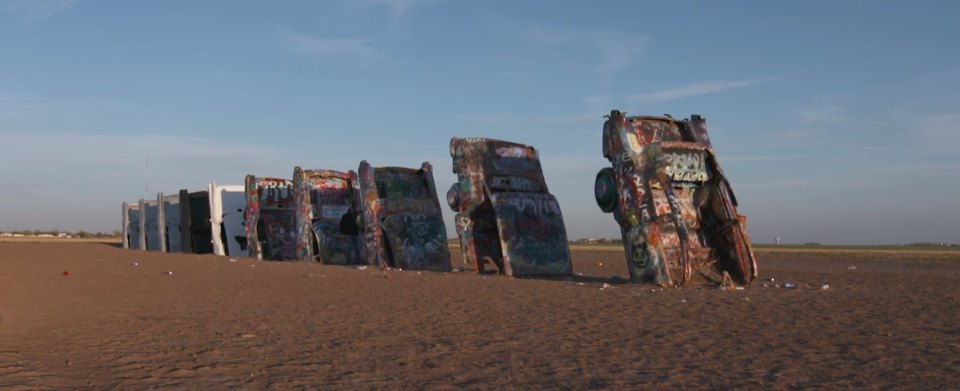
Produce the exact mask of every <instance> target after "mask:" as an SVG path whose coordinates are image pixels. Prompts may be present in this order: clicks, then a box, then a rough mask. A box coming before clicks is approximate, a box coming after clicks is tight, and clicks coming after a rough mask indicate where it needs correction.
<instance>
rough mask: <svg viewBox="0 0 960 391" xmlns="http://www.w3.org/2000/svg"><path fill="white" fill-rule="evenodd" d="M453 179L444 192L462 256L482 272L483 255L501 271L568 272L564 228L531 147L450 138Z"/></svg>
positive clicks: (553, 273) (515, 273)
mask: <svg viewBox="0 0 960 391" xmlns="http://www.w3.org/2000/svg"><path fill="white" fill-rule="evenodd" d="M450 153H451V157H453V172H454V173H455V174H457V178H458V182H457V183H455V184H454V185H453V186H451V188H450V190H449V191H448V192H447V203H448V204H449V205H450V208H451V209H453V210H454V211H455V212H457V216H456V222H457V233H458V234H459V236H460V245H461V251H462V252H463V257H464V261H465V262H468V263H470V264H472V265H473V266H474V267H475V268H476V269H477V271H479V272H483V270H484V264H485V263H486V262H487V261H488V260H489V261H492V262H493V263H494V264H496V265H497V267H498V268H499V269H500V272H501V273H503V274H508V275H514V276H526V275H567V274H570V273H571V272H572V265H571V262H570V252H569V248H568V246H567V236H566V228H565V226H564V224H563V217H562V216H561V213H560V207H559V205H558V204H557V202H556V199H554V198H553V196H552V195H550V194H549V193H547V191H548V190H547V185H546V182H545V180H544V178H543V170H542V169H541V167H540V160H539V157H538V154H537V151H536V149H534V148H532V147H530V146H526V145H522V144H516V143H511V142H507V141H501V140H493V139H484V138H456V137H454V138H453V139H451V140H450Z"/></svg>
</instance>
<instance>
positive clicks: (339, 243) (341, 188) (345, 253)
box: [293, 167, 367, 265]
mask: <svg viewBox="0 0 960 391" xmlns="http://www.w3.org/2000/svg"><path fill="white" fill-rule="evenodd" d="M356 187H357V174H356V172H354V171H353V170H350V171H347V172H341V171H333V170H304V169H301V168H300V167H295V168H294V169H293V188H294V203H295V204H296V227H297V259H301V260H305V261H319V262H322V263H325V264H335V265H359V264H366V262H367V261H366V257H365V256H364V255H363V246H362V238H361V235H360V233H359V231H358V230H342V229H341V222H342V221H343V220H344V216H356V215H358V214H359V213H358V211H359V193H360V192H359V190H358V189H357V188H356ZM348 212H349V214H348ZM348 218H349V217H348ZM354 224H356V223H354Z"/></svg>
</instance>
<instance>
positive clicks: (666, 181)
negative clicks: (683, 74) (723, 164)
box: [594, 110, 757, 286]
mask: <svg viewBox="0 0 960 391" xmlns="http://www.w3.org/2000/svg"><path fill="white" fill-rule="evenodd" d="M603 156H604V157H605V158H607V159H608V160H609V161H610V163H611V167H607V168H604V169H602V170H600V172H599V173H598V174H597V177H596V181H595V183H594V195H595V198H596V200H597V204H598V206H600V209H601V210H602V211H604V212H606V213H613V215H614V218H615V219H616V221H617V223H619V224H620V227H621V235H622V238H623V246H624V250H625V252H626V259H627V267H628V270H629V273H630V281H631V282H634V283H641V282H646V283H654V284H657V285H661V286H680V285H683V284H684V283H686V282H688V281H690V280H691V279H693V278H694V277H695V273H697V272H699V274H701V275H703V276H704V277H707V278H708V279H711V280H714V281H723V280H725V279H726V278H727V276H729V278H731V279H732V282H734V283H737V284H741V285H747V284H749V283H750V282H751V281H753V279H755V278H756V276H757V265H756V259H755V258H754V256H753V252H752V248H751V244H750V238H749V237H748V236H747V229H746V217H744V216H741V215H739V214H738V213H737V208H736V207H737V199H736V197H735V196H734V193H733V190H732V189H731V187H730V183H729V182H728V181H727V177H726V176H725V175H724V173H723V171H722V170H721V169H720V165H719V163H718V161H717V156H716V152H714V150H713V146H712V144H711V142H710V138H709V136H708V134H707V125H706V119H704V118H702V117H700V116H699V115H693V116H691V117H690V119H684V120H677V119H674V118H672V117H670V116H630V117H628V116H627V115H626V114H625V113H623V112H621V111H618V110H612V111H611V112H610V115H609V116H607V120H606V122H604V125H603Z"/></svg>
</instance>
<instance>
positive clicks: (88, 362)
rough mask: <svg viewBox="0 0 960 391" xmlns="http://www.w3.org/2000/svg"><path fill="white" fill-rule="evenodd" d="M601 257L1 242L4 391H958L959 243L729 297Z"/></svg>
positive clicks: (767, 268) (814, 261)
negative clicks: (652, 280)
mask: <svg viewBox="0 0 960 391" xmlns="http://www.w3.org/2000/svg"><path fill="white" fill-rule="evenodd" d="M607 250H608V251H583V250H582V249H581V248H579V247H578V250H576V251H575V252H574V270H575V272H577V273H582V276H581V275H578V276H576V277H575V278H574V279H573V280H572V281H561V280H519V279H512V278H507V277H502V276H496V275H486V276H480V275H476V274H474V273H472V272H459V273H447V274H437V273H428V272H423V273H417V272H410V271H387V272H384V271H382V270H379V269H376V268H373V267H370V268H366V269H365V270H359V269H357V268H354V267H338V266H324V265H319V264H308V263H300V262H285V263H280V262H262V261H256V260H253V259H249V258H238V257H234V258H230V257H219V256H213V255H201V256H198V255H187V254H160V253H146V252H142V251H136V250H122V249H119V248H116V246H115V245H111V244H104V243H72V242H58V243H22V242H4V243H0V389H4V390H43V389H55V390H61V389H74V388H78V389H123V390H137V389H150V388H165V389H190V390H203V389H297V388H307V389H317V388H325V389H441V390H442V389H449V390H459V389H531V388H532V389H664V388H670V389H673V388H691V389H850V388H853V389H891V388H892V389H949V388H955V387H957V385H958V384H960V252H957V251H930V252H909V251H879V252H871V251H831V250H817V251H802V250H783V251H780V250H771V249H762V250H759V249H758V251H757V256H758V260H759V265H760V275H761V278H760V280H758V281H757V283H755V284H753V285H752V286H751V287H748V288H747V289H745V290H742V291H724V290H719V289H715V288H709V287H685V288H682V289H668V290H663V289H659V288H655V287H651V286H637V285H628V284H624V283H622V281H621V280H618V279H613V278H611V276H613V275H619V276H626V266H625V262H624V260H623V253H622V250H616V249H614V250H613V251H609V250H610V249H607ZM454 253H458V251H454ZM454 266H455V267H462V262H461V259H460V257H459V254H456V255H455V256H454ZM770 278H773V279H774V281H773V282H766V281H767V280H769V279H770ZM785 282H786V283H791V284H795V285H796V286H797V288H795V289H784V288H775V287H772V286H773V284H782V283H785ZM604 283H607V284H609V285H610V287H607V288H604V287H603V284H604ZM764 284H766V285H767V286H769V287H764ZM825 284H828V285H829V287H828V288H827V289H823V288H824V285H825Z"/></svg>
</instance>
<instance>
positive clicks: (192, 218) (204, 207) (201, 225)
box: [180, 189, 213, 254]
mask: <svg viewBox="0 0 960 391" xmlns="http://www.w3.org/2000/svg"><path fill="white" fill-rule="evenodd" d="M211 235H212V234H211V231H210V193H208V192H207V191H195V192H190V191H188V190H187V189H181V190H180V247H181V248H182V249H183V252H185V253H190V254H210V253H213V236H211Z"/></svg>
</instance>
